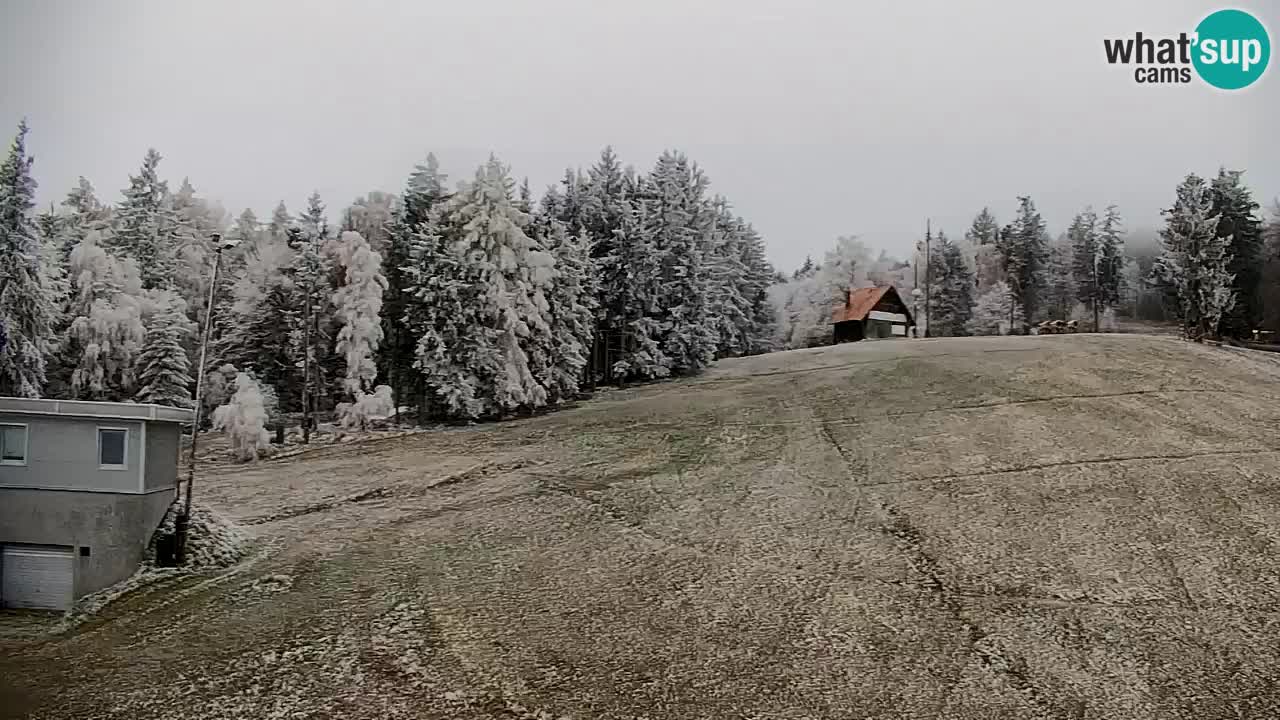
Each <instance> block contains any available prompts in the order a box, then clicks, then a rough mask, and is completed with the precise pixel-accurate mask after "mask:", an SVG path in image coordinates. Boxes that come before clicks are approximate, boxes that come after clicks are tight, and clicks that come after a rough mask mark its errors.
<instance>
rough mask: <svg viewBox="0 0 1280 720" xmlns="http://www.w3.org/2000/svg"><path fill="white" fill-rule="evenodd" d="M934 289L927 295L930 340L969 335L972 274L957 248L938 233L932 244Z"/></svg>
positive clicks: (971, 314)
mask: <svg viewBox="0 0 1280 720" xmlns="http://www.w3.org/2000/svg"><path fill="white" fill-rule="evenodd" d="M932 252H933V253H934V259H933V261H932V262H931V264H932V265H933V267H934V270H933V280H932V282H933V288H932V292H931V293H930V296H929V303H930V305H931V307H930V309H929V324H930V325H931V327H930V328H929V335H930V337H949V336H956V335H968V334H969V331H968V323H969V320H970V319H971V318H972V317H973V303H974V300H973V289H974V283H973V275H972V274H970V271H969V266H968V265H967V264H966V263H965V261H964V256H963V255H962V254H961V251H960V247H959V246H958V245H956V244H955V243H954V242H952V241H951V240H950V239H948V238H947V236H946V234H945V233H943V232H942V231H941V230H939V231H938V236H937V238H936V239H935V240H934V242H933V247H932Z"/></svg>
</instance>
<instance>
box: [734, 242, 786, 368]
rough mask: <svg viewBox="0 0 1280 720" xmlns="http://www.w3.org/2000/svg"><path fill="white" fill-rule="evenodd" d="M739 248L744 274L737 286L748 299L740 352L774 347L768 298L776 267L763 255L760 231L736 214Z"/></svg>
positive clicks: (771, 314) (760, 351)
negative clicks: (741, 282)
mask: <svg viewBox="0 0 1280 720" xmlns="http://www.w3.org/2000/svg"><path fill="white" fill-rule="evenodd" d="M736 223H737V233H738V249H739V252H741V253H742V264H743V266H744V267H745V268H746V270H747V272H746V276H745V278H744V280H743V285H742V287H741V289H740V292H741V294H742V297H743V299H744V300H746V302H747V318H746V320H747V325H746V329H745V331H744V336H745V337H744V348H743V352H744V353H746V354H749V355H755V354H758V353H763V352H769V351H770V350H773V349H774V343H773V336H774V322H775V316H774V312H773V307H772V305H771V303H770V301H769V287H770V286H771V285H772V284H773V281H774V276H775V275H776V274H777V271H776V270H775V269H774V267H773V265H772V264H770V263H769V261H768V260H767V259H766V258H765V252H764V240H763V238H761V237H760V233H758V232H756V229H755V228H754V227H752V226H751V224H750V223H748V222H746V221H745V220H743V219H742V218H736Z"/></svg>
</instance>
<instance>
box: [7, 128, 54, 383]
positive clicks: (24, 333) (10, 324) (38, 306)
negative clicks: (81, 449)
mask: <svg viewBox="0 0 1280 720" xmlns="http://www.w3.org/2000/svg"><path fill="white" fill-rule="evenodd" d="M26 140H27V123H26V121H25V120H24V121H22V122H21V123H19V124H18V134H17V135H16V136H15V137H14V139H13V143H12V144H11V145H10V146H9V155H8V157H7V158H6V159H5V161H4V164H3V165H0V395H10V396H15V397H27V398H38V397H40V393H41V391H42V389H43V388H44V384H45V380H46V376H45V368H46V363H47V361H48V357H49V355H50V354H51V352H52V347H53V346H52V343H53V320H54V317H55V313H56V308H55V304H54V303H55V298H54V296H53V292H52V290H51V288H49V287H47V286H46V284H45V283H46V280H47V275H46V274H45V273H44V272H43V271H42V270H41V257H42V254H41V248H40V241H39V238H38V236H37V231H36V227H35V224H34V223H33V222H32V218H31V211H32V209H33V208H34V207H35V191H36V181H35V180H34V179H33V178H32V177H31V162H32V159H31V158H30V157H28V156H27V146H26Z"/></svg>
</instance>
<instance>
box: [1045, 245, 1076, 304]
mask: <svg viewBox="0 0 1280 720" xmlns="http://www.w3.org/2000/svg"><path fill="white" fill-rule="evenodd" d="M1074 258H1075V253H1074V252H1073V251H1072V249H1071V237H1070V234H1069V233H1063V234H1062V235H1060V236H1059V237H1058V238H1057V239H1056V240H1052V241H1050V243H1049V259H1048V262H1047V263H1046V264H1045V275H1046V281H1045V296H1044V315H1045V318H1046V319H1050V320H1065V319H1066V318H1068V317H1070V316H1071V313H1072V311H1073V310H1074V308H1075V307H1076V305H1077V304H1078V302H1079V301H1078V300H1077V299H1076V280H1075V275H1074V272H1075V271H1074V264H1073V263H1074Z"/></svg>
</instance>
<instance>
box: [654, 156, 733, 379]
mask: <svg viewBox="0 0 1280 720" xmlns="http://www.w3.org/2000/svg"><path fill="white" fill-rule="evenodd" d="M707 185H708V182H707V179H706V176H705V175H703V174H702V171H701V170H700V169H698V167H697V166H695V165H693V164H692V163H690V162H689V159H688V158H686V157H685V156H684V155H682V154H679V153H674V152H664V153H663V154H662V155H661V156H660V157H659V158H658V162H657V164H656V165H655V166H654V169H653V171H652V172H651V173H650V175H649V184H648V186H649V191H648V192H647V193H646V194H645V195H644V196H643V197H642V199H641V211H642V212H641V222H642V223H643V227H644V232H645V233H646V234H648V236H649V237H650V238H651V241H650V242H651V247H652V249H653V252H654V253H655V254H656V257H657V264H658V286H657V295H658V296H657V310H658V315H657V317H656V318H655V320H656V321H657V325H658V327H660V328H661V330H662V333H661V345H662V352H663V353H664V354H665V355H666V356H667V357H668V358H670V361H671V371H672V372H673V373H674V374H677V375H684V374H693V373H697V372H699V371H700V370H702V369H703V368H705V367H706V366H707V365H709V364H710V363H711V361H712V360H713V359H714V358H715V350H716V340H717V336H716V332H715V326H714V325H713V324H712V321H711V317H710V314H709V312H708V307H707V302H708V298H709V295H710V288H711V284H710V282H709V277H708V272H707V265H706V263H707V255H708V249H709V240H710V235H711V229H712V217H713V214H712V211H711V208H710V205H709V203H708V202H707V201H706V198H705V196H706V190H707Z"/></svg>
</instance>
